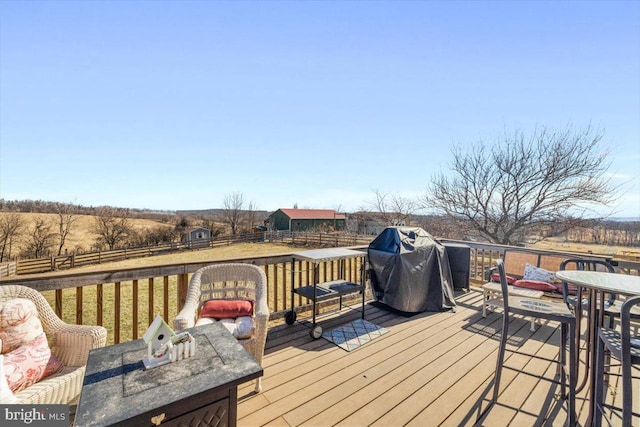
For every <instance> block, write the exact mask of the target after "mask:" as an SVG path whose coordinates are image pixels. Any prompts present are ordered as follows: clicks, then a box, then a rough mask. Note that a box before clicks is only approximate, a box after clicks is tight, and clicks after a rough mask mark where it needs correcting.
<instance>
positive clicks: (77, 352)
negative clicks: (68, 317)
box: [0, 285, 107, 404]
mask: <svg viewBox="0 0 640 427" xmlns="http://www.w3.org/2000/svg"><path fill="white" fill-rule="evenodd" d="M14 298H26V299H29V300H31V301H33V303H34V304H35V306H36V308H37V310H38V316H39V318H40V322H41V323H42V329H43V330H44V332H45V334H46V335H47V341H48V344H49V348H50V349H51V352H52V353H53V354H54V355H55V356H56V357H57V358H58V360H60V362H62V367H61V368H60V369H59V370H58V371H57V372H56V373H54V374H53V375H51V376H49V377H46V378H44V379H42V380H40V381H38V382H37V383H35V384H33V385H31V386H29V387H27V388H26V389H24V390H21V391H18V392H16V393H15V394H14V395H15V397H16V399H17V402H16V403H20V404H74V403H75V402H76V400H77V398H78V396H79V395H80V389H81V388H82V381H83V378H84V371H85V367H86V364H87V358H88V357H89V350H91V349H94V348H98V347H103V346H104V345H105V343H106V340H107V330H106V329H105V328H103V327H102V326H89V325H70V324H67V323H65V322H63V321H62V320H60V318H59V317H58V316H57V315H56V313H55V312H54V311H53V310H52V309H51V306H50V305H49V303H48V302H47V300H46V299H45V298H44V297H43V296H42V295H41V294H40V293H39V292H38V291H36V290H35V289H32V288H28V287H26V286H20V285H5V286H0V302H5V301H8V300H10V299H14Z"/></svg>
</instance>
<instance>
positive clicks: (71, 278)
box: [0, 242, 640, 343]
mask: <svg viewBox="0 0 640 427" xmlns="http://www.w3.org/2000/svg"><path fill="white" fill-rule="evenodd" d="M455 243H464V244H467V245H468V246H470V248H471V260H470V267H471V268H470V280H471V283H472V284H474V283H475V284H479V283H482V282H483V281H484V280H485V279H486V277H487V274H488V271H489V268H490V267H491V266H493V265H494V264H495V260H496V259H497V258H499V257H500V256H501V255H502V253H503V252H504V250H505V249H507V248H508V247H506V246H501V245H490V244H476V243H471V242H455ZM351 248H352V249H360V250H363V251H365V250H366V246H353V247H351ZM513 249H519V248H513ZM537 252H540V253H549V254H554V255H558V254H560V255H566V256H567V257H570V256H572V255H575V254H574V253H567V252H553V251H537ZM581 255H582V256H584V254H581ZM224 262H244V263H250V264H254V265H257V266H260V267H261V268H263V269H264V271H265V274H266V275H267V281H268V289H269V295H268V304H269V309H270V311H271V321H273V322H277V321H280V319H282V318H283V317H284V314H285V313H286V312H287V311H288V310H289V309H290V308H291V306H292V304H291V267H292V265H291V263H292V262H293V258H292V255H291V254H285V255H277V256H260V257H250V258H238V259H225V260H217V261H215V262H193V263H174V264H165V265H160V266H153V267H141V268H120V269H109V268H108V265H104V268H103V269H101V270H100V271H97V272H87V273H74V272H73V270H66V271H58V272H53V273H48V274H38V275H29V276H14V277H10V278H3V279H2V280H0V285H8V284H22V285H25V286H29V287H32V288H34V289H37V290H38V291H41V292H42V293H43V295H45V297H46V298H47V300H48V301H49V303H50V304H51V305H52V307H53V308H54V310H55V311H56V313H57V314H58V316H60V317H61V318H62V319H63V320H64V321H66V322H68V323H75V324H98V325H103V326H105V327H106V328H107V330H108V342H109V343H118V342H124V341H129V340H132V339H137V338H140V337H141V336H142V334H144V331H145V330H146V329H147V327H148V325H149V324H150V323H151V322H152V321H153V319H154V318H155V316H156V315H158V314H160V315H161V316H163V318H164V319H165V320H167V321H168V322H169V323H171V322H172V319H173V318H174V317H175V316H176V314H177V313H178V310H179V308H181V307H182V305H183V304H184V299H185V296H186V291H187V287H188V283H189V278H190V275H191V274H193V273H194V272H195V271H196V270H197V269H198V268H201V267H204V266H205V265H210V264H213V263H224ZM363 262H364V252H363V257H360V258H353V259H351V260H347V262H346V272H345V274H346V276H343V278H346V279H348V280H350V281H354V282H359V281H360V280H361V274H362V271H363V268H362V263H363ZM296 263H297V265H296V268H295V270H296V274H297V277H296V278H295V280H296V284H300V285H307V284H311V281H312V280H313V279H312V271H311V266H310V265H309V264H308V263H307V262H306V261H296ZM338 265H339V263H338V262H337V261H333V262H331V261H329V262H325V263H322V264H321V265H320V267H319V269H320V277H319V278H318V279H319V280H320V281H326V280H335V279H338V278H339V274H340V272H339V271H338ZM618 268H619V269H620V270H621V271H624V272H626V273H627V274H634V275H639V274H640V273H639V269H640V263H637V262H629V261H619V262H618ZM295 298H296V301H295V306H296V309H299V308H303V309H305V308H306V309H309V307H310V302H309V301H308V300H307V299H306V298H304V297H302V296H300V295H298V296H295Z"/></svg>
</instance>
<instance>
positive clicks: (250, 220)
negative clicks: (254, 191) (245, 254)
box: [244, 202, 257, 232]
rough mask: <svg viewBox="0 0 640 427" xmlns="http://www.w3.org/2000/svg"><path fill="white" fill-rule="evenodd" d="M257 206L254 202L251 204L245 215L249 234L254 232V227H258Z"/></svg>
mask: <svg viewBox="0 0 640 427" xmlns="http://www.w3.org/2000/svg"><path fill="white" fill-rule="evenodd" d="M256 210H257V209H256V204H255V203H254V202H249V204H248V205H247V210H246V211H245V213H244V217H245V224H246V225H245V228H246V230H247V231H248V232H251V231H253V227H254V226H255V225H256V219H257V212H256Z"/></svg>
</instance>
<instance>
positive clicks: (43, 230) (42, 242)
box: [23, 217, 56, 258]
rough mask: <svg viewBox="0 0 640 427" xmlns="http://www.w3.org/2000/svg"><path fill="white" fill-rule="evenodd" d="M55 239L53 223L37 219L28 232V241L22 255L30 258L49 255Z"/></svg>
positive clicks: (40, 218)
mask: <svg viewBox="0 0 640 427" xmlns="http://www.w3.org/2000/svg"><path fill="white" fill-rule="evenodd" d="M55 238H56V233H54V232H53V223H51V222H50V221H47V220H46V219H44V218H42V217H37V218H36V219H35V221H34V223H33V227H32V228H31V229H30V231H29V239H28V240H27V242H26V248H25V249H24V253H23V255H25V256H27V257H30V258H42V257H45V256H47V255H49V251H50V249H51V248H52V247H53V246H54V245H55Z"/></svg>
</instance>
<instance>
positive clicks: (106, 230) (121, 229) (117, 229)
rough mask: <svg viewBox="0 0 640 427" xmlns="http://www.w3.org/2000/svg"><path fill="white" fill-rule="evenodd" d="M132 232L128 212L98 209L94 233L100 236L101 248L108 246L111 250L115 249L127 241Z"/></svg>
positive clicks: (108, 208) (105, 208)
mask: <svg viewBox="0 0 640 427" xmlns="http://www.w3.org/2000/svg"><path fill="white" fill-rule="evenodd" d="M131 231H132V228H131V225H130V223H129V218H128V216H127V212H126V211H124V210H118V209H114V208H111V207H102V208H100V209H98V215H97V218H96V228H95V229H94V233H95V234H97V235H98V243H99V244H100V246H102V245H107V247H108V248H109V249H110V250H112V249H115V248H116V247H118V246H119V245H121V244H122V243H124V242H126V241H127V239H128V237H129V235H130V234H131Z"/></svg>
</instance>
